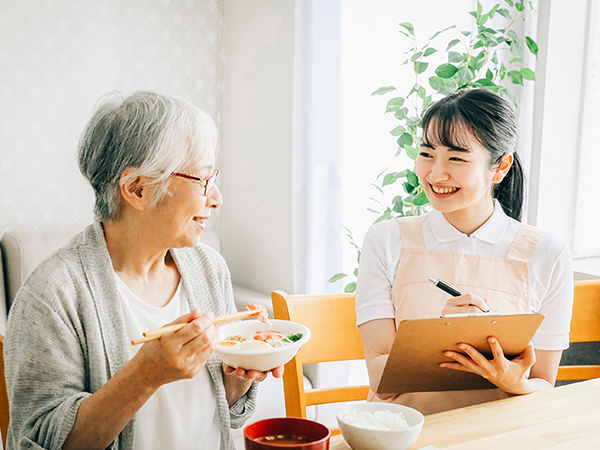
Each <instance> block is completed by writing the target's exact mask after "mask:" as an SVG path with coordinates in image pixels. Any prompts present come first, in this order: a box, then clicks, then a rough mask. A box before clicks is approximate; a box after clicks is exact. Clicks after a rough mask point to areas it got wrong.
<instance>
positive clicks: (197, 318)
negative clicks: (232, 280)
mask: <svg viewBox="0 0 600 450" xmlns="http://www.w3.org/2000/svg"><path fill="white" fill-rule="evenodd" d="M213 318H214V315H213V314H212V313H211V312H208V313H206V314H201V313H200V311H198V310H197V309H194V310H193V311H192V312H191V313H189V314H186V315H183V316H181V317H179V318H178V319H176V320H175V321H173V322H172V324H175V323H187V325H186V326H184V327H183V328H182V329H180V330H178V331H175V332H172V333H167V334H165V335H164V336H162V337H161V338H160V339H158V340H155V341H151V342H147V343H145V344H144V345H143V346H142V348H141V349H140V351H139V352H138V353H137V355H136V356H135V357H134V358H133V360H132V362H133V361H134V360H135V361H136V362H137V364H138V365H139V366H140V368H141V373H142V375H141V377H142V380H141V381H145V382H147V383H148V385H149V386H151V387H155V388H156V387H158V386H162V385H163V384H166V383H170V382H172V381H177V380H181V379H189V378H193V377H195V376H196V375H197V374H198V373H199V372H200V371H201V370H202V369H203V368H204V366H205V365H206V362H207V361H208V359H209V358H210V356H211V355H212V353H213V350H214V347H215V345H216V342H217V328H216V327H215V326H214V325H213V323H212V319H213Z"/></svg>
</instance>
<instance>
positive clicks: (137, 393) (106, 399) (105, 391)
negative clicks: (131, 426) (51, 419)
mask: <svg viewBox="0 0 600 450" xmlns="http://www.w3.org/2000/svg"><path fill="white" fill-rule="evenodd" d="M136 366H137V364H136V363H135V361H134V360H132V361H130V362H129V363H128V364H127V365H126V366H125V367H123V369H121V370H120V371H119V372H118V373H117V374H116V375H115V376H114V377H112V378H111V379H110V380H108V382H107V383H106V384H105V385H104V386H102V387H101V388H100V389H98V390H97V391H96V392H94V393H93V394H92V395H91V396H89V397H88V398H86V399H85V400H83V401H82V402H81V404H80V405H79V410H78V411H77V417H76V419H75V424H74V425H73V429H72V430H71V432H70V433H69V435H68V436H67V439H66V440H65V443H64V444H63V449H64V450H70V449H80V448H85V449H90V450H91V449H105V448H106V447H108V446H109V445H110V444H111V442H113V441H114V440H115V439H116V438H117V436H118V435H119V433H120V432H121V431H122V430H123V428H125V426H126V425H127V423H128V422H129V421H130V420H131V419H132V418H133V416H134V415H135V414H136V412H137V411H138V410H139V409H140V408H141V407H142V405H143V404H144V403H146V401H147V400H148V399H149V398H150V397H151V396H152V394H153V393H154V392H156V389H157V387H150V386H149V384H147V383H144V382H143V378H140V377H139V376H138V374H139V371H138V370H137V367H136Z"/></svg>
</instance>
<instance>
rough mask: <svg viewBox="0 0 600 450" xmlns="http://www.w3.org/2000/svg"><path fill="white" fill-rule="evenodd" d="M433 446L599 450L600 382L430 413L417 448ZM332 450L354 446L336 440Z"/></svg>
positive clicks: (446, 447) (468, 448) (339, 438)
mask: <svg viewBox="0 0 600 450" xmlns="http://www.w3.org/2000/svg"><path fill="white" fill-rule="evenodd" d="M428 445H433V446H435V447H437V448H439V449H461V450H470V449H472V450H480V449H486V450H491V449H502V450H504V449H514V450H517V449H527V450H530V449H539V448H552V449H553V450H571V449H577V450H585V449H600V379H596V380H590V381H583V382H580V383H574V384H570V385H567V386H562V387H559V388H555V389H549V390H546V391H541V392H536V393H534V394H530V395H524V396H520V397H513V398H508V399H504V400H498V401H495V402H489V403H482V404H480V405H474V406H469V407H467V408H461V409H455V410H452V411H445V412H442V413H437V414H430V415H428V416H425V424H424V426H423V431H422V432H421V434H420V436H419V439H418V440H417V442H416V443H415V445H414V446H413V447H412V448H413V449H420V448H423V447H426V446H428ZM330 449H331V450H347V449H350V447H349V446H348V444H346V443H345V442H344V440H343V439H342V438H341V436H335V437H333V438H332V439H331V446H330ZM382 450H383V449H382Z"/></svg>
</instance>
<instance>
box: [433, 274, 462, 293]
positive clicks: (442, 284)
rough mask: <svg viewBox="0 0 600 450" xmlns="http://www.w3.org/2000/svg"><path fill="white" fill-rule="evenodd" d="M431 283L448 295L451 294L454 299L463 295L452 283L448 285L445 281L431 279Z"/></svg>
mask: <svg viewBox="0 0 600 450" xmlns="http://www.w3.org/2000/svg"><path fill="white" fill-rule="evenodd" d="M429 281H431V282H432V283H433V284H434V285H435V286H436V287H438V288H440V289H441V290H442V291H444V292H446V293H447V294H450V295H451V296H452V297H460V296H461V295H462V292H460V291H459V290H458V289H456V288H455V287H454V286H452V285H451V284H450V283H446V282H445V281H443V280H436V279H435V278H429Z"/></svg>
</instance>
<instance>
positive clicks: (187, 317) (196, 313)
mask: <svg viewBox="0 0 600 450" xmlns="http://www.w3.org/2000/svg"><path fill="white" fill-rule="evenodd" d="M200 316H202V313H201V312H200V310H199V309H198V308H194V309H192V310H191V311H190V312H189V313H188V314H184V315H183V316H180V317H178V318H177V319H175V320H174V321H173V322H171V323H170V324H168V325H172V324H175V323H189V322H191V321H193V320H195V319H197V318H198V317H200Z"/></svg>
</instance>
